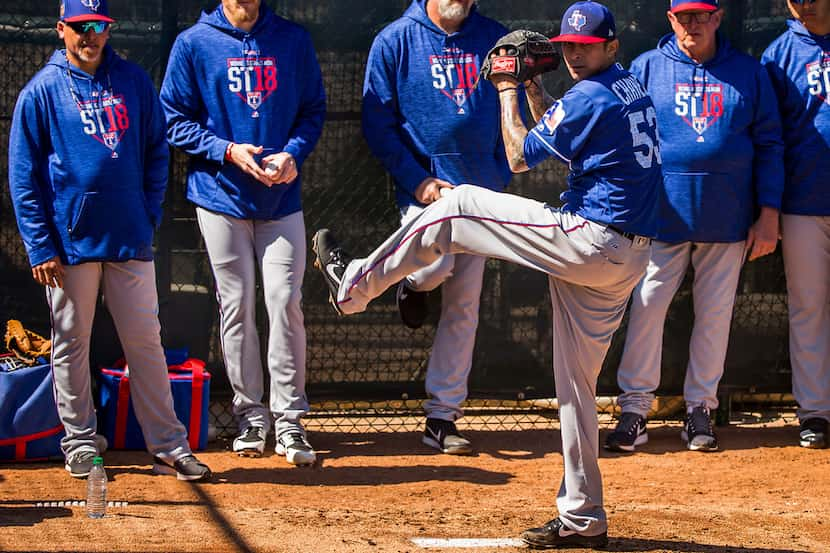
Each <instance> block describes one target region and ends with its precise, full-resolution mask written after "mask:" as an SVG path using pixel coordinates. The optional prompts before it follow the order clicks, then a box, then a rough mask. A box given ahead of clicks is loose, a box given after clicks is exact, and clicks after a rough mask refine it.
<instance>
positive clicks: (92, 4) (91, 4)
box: [81, 0, 101, 12]
mask: <svg viewBox="0 0 830 553" xmlns="http://www.w3.org/2000/svg"><path fill="white" fill-rule="evenodd" d="M81 5H83V6H85V7H87V8H89V9H90V10H92V11H94V12H97V11H98V8H100V7H101V0H81Z"/></svg>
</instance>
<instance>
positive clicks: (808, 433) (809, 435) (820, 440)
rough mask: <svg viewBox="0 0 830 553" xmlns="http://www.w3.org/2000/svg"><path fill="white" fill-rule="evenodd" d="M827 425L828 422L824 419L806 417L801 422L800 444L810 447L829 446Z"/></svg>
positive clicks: (820, 447)
mask: <svg viewBox="0 0 830 553" xmlns="http://www.w3.org/2000/svg"><path fill="white" fill-rule="evenodd" d="M827 427H828V423H827V421H826V420H824V419H820V418H817V417H813V418H809V419H806V420H805V421H804V422H802V423H801V431H800V433H799V434H798V439H799V441H798V444H799V445H800V446H801V447H806V448H809V449H824V448H825V447H827Z"/></svg>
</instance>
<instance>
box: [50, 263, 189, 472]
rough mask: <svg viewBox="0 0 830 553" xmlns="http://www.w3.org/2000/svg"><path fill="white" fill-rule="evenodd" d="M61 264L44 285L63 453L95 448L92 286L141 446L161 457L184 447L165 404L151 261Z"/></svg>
mask: <svg viewBox="0 0 830 553" xmlns="http://www.w3.org/2000/svg"><path fill="white" fill-rule="evenodd" d="M64 269H65V271H66V275H65V277H64V282H63V288H50V287H47V288H46V300H47V302H48V303H49V309H50V310H51V316H52V373H53V375H54V379H55V398H56V401H57V404H58V414H59V416H60V419H61V422H62V423H63V426H64V428H65V429H66V437H64V438H63V440H62V441H61V448H62V449H63V453H64V455H66V456H67V457H69V456H71V455H73V454H74V453H76V452H78V451H81V450H89V451H95V450H96V446H95V433H96V430H97V424H96V418H95V408H94V406H93V402H92V392H91V388H90V372H89V339H90V336H91V333H92V322H93V318H94V316H95V305H96V303H97V301H98V293H99V290H100V291H103V294H104V303H105V305H106V306H107V309H109V312H110V314H111V315H112V319H113V322H114V323H115V328H116V330H117V331H118V337H119V340H120V341H121V346H122V347H123V349H124V356H125V358H126V359H127V365H128V366H129V368H130V401H131V402H132V405H133V408H134V410H135V415H136V418H137V419H138V422H139V424H140V425H141V429H142V431H143V433H144V441H145V443H146V444H147V449H148V450H149V451H150V453H152V454H154V455H160V456H162V457H165V458H166V459H169V460H175V459H178V458H179V457H181V456H183V455H186V454H188V453H190V446H188V443H187V432H186V430H185V428H184V426H183V425H182V424H181V423H180V422H179V421H178V419H177V418H176V413H175V412H174V411H173V396H172V394H171V392H170V383H169V380H168V378H167V362H166V361H165V358H164V350H163V349H162V346H161V334H160V333H161V325H160V324H159V320H158V295H157V292H156V270H155V266H154V265H153V262H152V261H135V260H134V261H125V262H112V263H108V262H103V263H83V264H80V265H66V266H64Z"/></svg>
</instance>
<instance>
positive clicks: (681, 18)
mask: <svg viewBox="0 0 830 553" xmlns="http://www.w3.org/2000/svg"><path fill="white" fill-rule="evenodd" d="M713 13H715V12H691V13H690V12H680V13H674V14H672V15H673V16H674V18H675V19H676V20H677V22H678V23H680V24H681V25H688V24H689V23H691V22H692V20H694V21H695V23H709V20H710V19H712V14H713Z"/></svg>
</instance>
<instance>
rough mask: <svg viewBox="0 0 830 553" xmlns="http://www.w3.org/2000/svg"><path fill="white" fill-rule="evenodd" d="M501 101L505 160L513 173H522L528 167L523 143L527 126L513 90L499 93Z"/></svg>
mask: <svg viewBox="0 0 830 553" xmlns="http://www.w3.org/2000/svg"><path fill="white" fill-rule="evenodd" d="M499 100H500V102H501V134H502V138H503V140H504V151H505V153H506V154H507V162H508V163H509V164H510V170H511V171H513V172H514V173H523V172H525V171H527V170H528V169H529V167H528V166H527V162H525V155H524V143H525V138H526V137H527V128H526V127H525V124H524V121H522V116H521V113H520V112H519V97H518V94H517V93H516V91H515V90H509V91H504V92H502V93H500V94H499Z"/></svg>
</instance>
